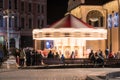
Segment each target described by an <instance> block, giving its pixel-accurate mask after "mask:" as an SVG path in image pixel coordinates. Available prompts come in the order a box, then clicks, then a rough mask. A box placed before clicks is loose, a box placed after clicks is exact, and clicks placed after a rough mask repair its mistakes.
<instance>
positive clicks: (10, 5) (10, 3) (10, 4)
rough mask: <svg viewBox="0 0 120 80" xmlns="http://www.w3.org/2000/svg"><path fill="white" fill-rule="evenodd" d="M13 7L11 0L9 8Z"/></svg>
mask: <svg viewBox="0 0 120 80" xmlns="http://www.w3.org/2000/svg"><path fill="white" fill-rule="evenodd" d="M11 8H12V2H11V0H9V9H11Z"/></svg>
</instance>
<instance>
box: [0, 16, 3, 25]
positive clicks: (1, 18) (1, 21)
mask: <svg viewBox="0 0 120 80" xmlns="http://www.w3.org/2000/svg"><path fill="white" fill-rule="evenodd" d="M0 27H3V16H1V15H0Z"/></svg>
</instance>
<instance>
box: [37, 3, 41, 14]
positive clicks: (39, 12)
mask: <svg viewBox="0 0 120 80" xmlns="http://www.w3.org/2000/svg"><path fill="white" fill-rule="evenodd" d="M37 7H38V8H37V9H38V10H37V11H38V13H40V4H38V6H37Z"/></svg>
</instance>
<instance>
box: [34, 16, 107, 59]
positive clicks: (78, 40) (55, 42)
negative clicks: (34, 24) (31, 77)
mask: <svg viewBox="0 0 120 80" xmlns="http://www.w3.org/2000/svg"><path fill="white" fill-rule="evenodd" d="M33 39H34V40H35V41H39V40H45V41H46V42H47V43H46V44H48V41H52V47H51V49H54V50H55V51H56V52H58V53H59V54H64V56H65V57H66V58H69V57H70V55H71V53H72V52H74V53H75V58H85V57H86V56H85V55H84V52H85V51H86V41H87V40H105V39H107V30H106V29H103V28H95V27H92V26H90V25H88V24H87V23H85V22H83V21H82V20H80V19H78V18H76V17H75V16H73V15H71V14H68V15H66V16H65V17H64V18H62V19H61V20H59V21H57V22H56V23H54V24H52V25H50V26H49V27H48V28H43V29H34V30H33ZM38 45H39V44H38V43H37V42H35V46H38ZM35 48H36V49H37V47H35Z"/></svg>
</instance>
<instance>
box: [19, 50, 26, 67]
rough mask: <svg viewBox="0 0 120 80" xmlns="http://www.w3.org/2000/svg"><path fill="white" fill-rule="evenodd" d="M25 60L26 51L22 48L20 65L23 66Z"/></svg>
mask: <svg viewBox="0 0 120 80" xmlns="http://www.w3.org/2000/svg"><path fill="white" fill-rule="evenodd" d="M24 62H25V53H24V51H23V50H22V49H20V66H21V67H23V66H24Z"/></svg>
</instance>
